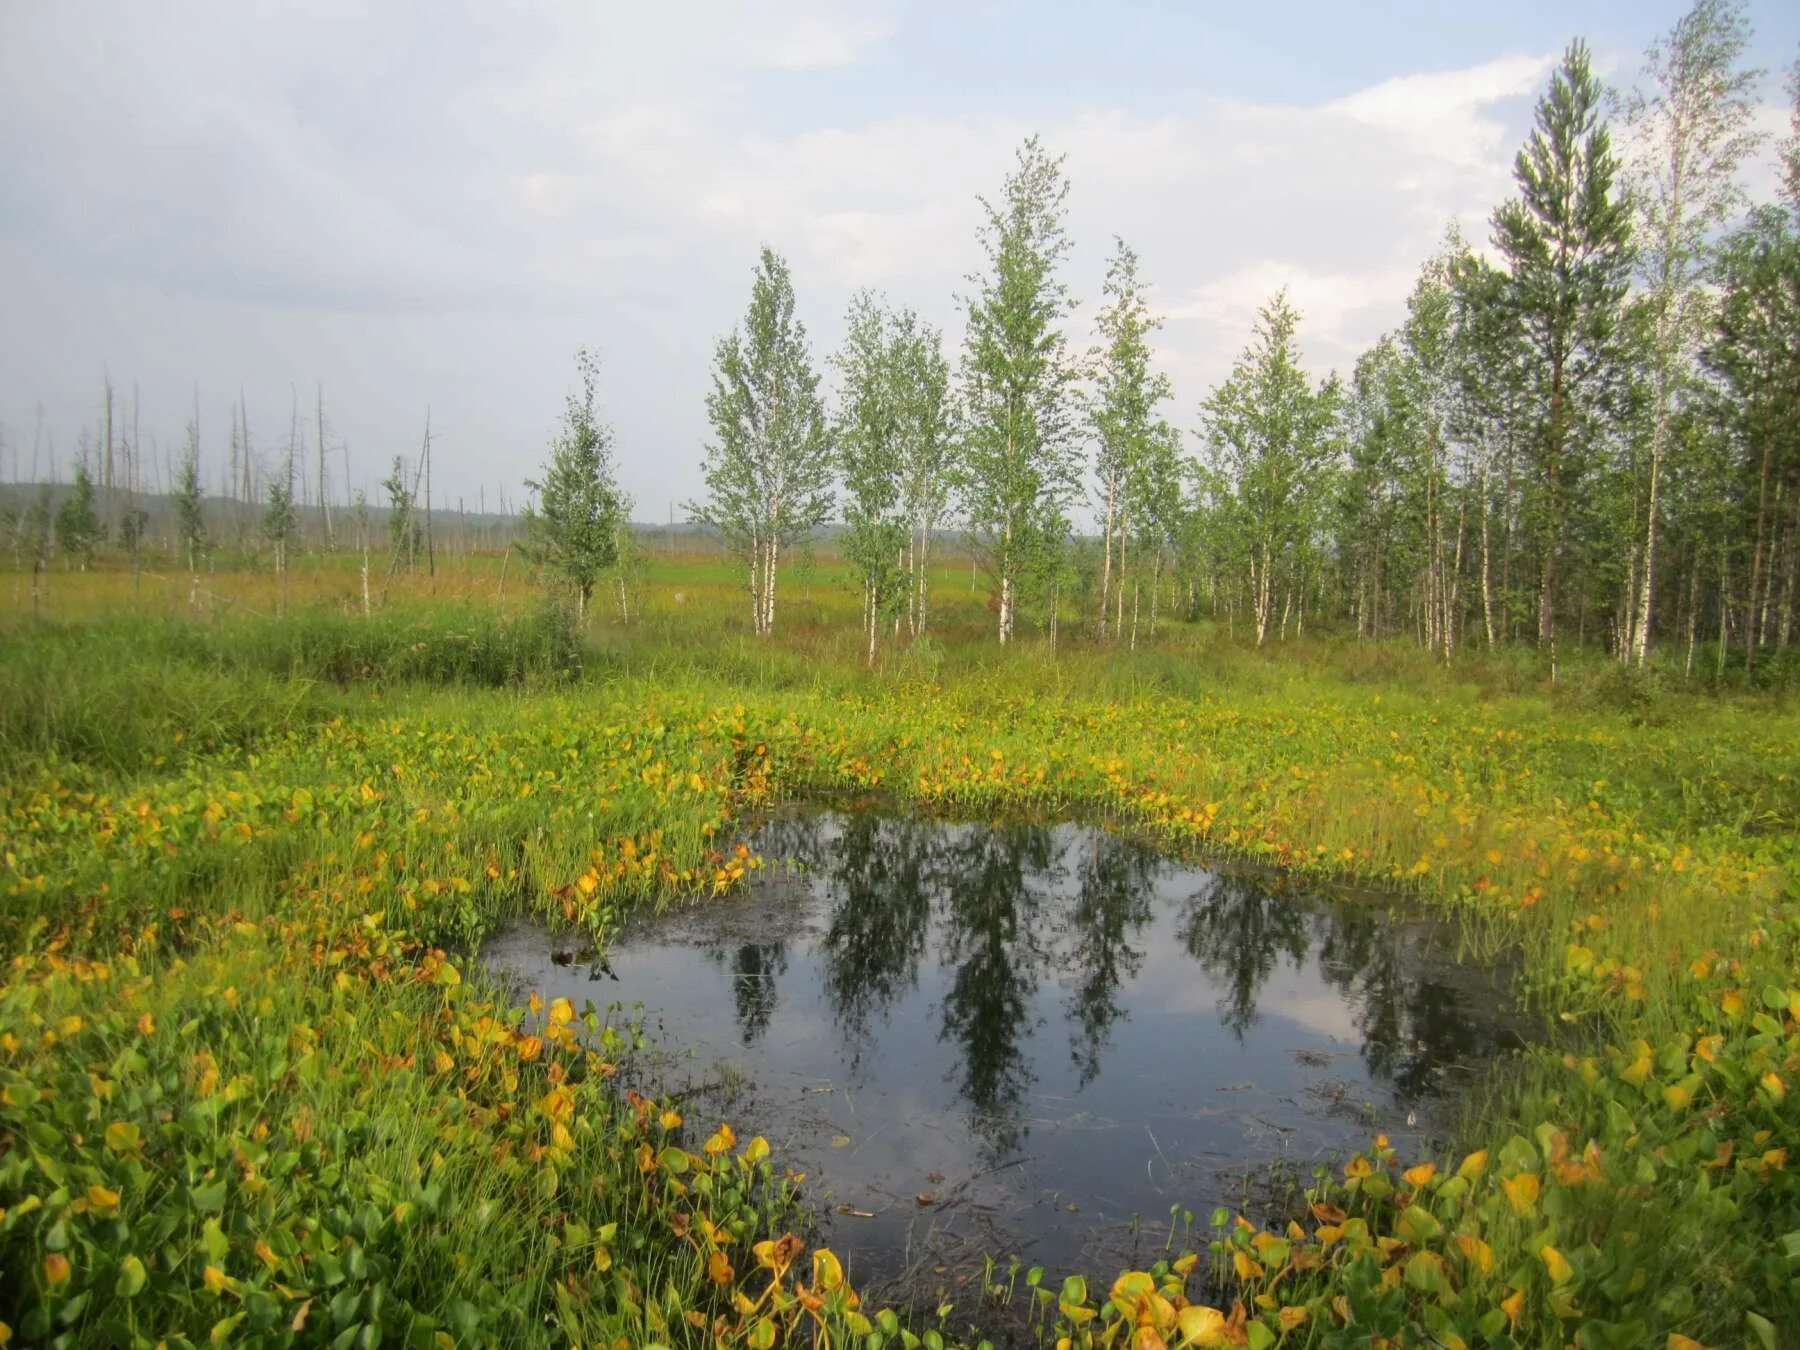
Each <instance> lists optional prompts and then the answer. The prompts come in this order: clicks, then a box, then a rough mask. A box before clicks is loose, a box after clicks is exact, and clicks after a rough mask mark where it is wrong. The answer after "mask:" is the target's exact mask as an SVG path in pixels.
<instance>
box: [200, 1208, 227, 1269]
mask: <svg viewBox="0 0 1800 1350" xmlns="http://www.w3.org/2000/svg"><path fill="white" fill-rule="evenodd" d="M200 1250H201V1251H203V1252H205V1253H206V1255H207V1256H208V1257H209V1258H210V1259H211V1261H212V1263H213V1264H214V1265H223V1264H224V1263H225V1257H226V1254H227V1253H228V1252H230V1251H231V1239H229V1238H227V1237H226V1236H225V1230H224V1229H222V1228H220V1227H219V1221H218V1220H217V1219H208V1220H207V1221H206V1223H205V1224H204V1225H203V1226H202V1227H201V1229H200Z"/></svg>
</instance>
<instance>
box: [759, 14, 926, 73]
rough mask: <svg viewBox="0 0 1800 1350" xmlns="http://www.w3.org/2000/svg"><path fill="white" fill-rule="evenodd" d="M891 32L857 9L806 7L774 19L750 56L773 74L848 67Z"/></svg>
mask: <svg viewBox="0 0 1800 1350" xmlns="http://www.w3.org/2000/svg"><path fill="white" fill-rule="evenodd" d="M893 31H894V25H893V24H892V23H891V22H889V21H888V20H886V19H882V18H877V17H874V16H872V15H870V14H867V13H862V12H859V11H858V10H856V9H850V10H845V9H841V8H839V7H837V6H834V5H830V4H817V5H807V6H805V7H804V8H802V9H801V10H800V11H799V12H795V13H788V14H785V15H782V14H776V15H774V16H773V24H772V29H771V31H770V32H768V33H767V34H766V35H764V36H760V37H758V38H757V39H756V40H755V41H754V42H752V44H751V47H750V53H751V57H752V59H753V60H755V61H756V62H757V63H759V64H761V65H765V66H769V67H772V68H773V69H776V70H817V69H820V68H822V67H827V66H847V65H851V64H853V63H854V62H855V61H856V59H857V58H858V57H859V56H861V55H862V54H863V52H864V51H865V50H866V49H867V48H869V47H871V46H873V45H874V44H875V43H877V42H880V41H882V40H883V39H885V38H887V37H889V36H891V35H892V34H893Z"/></svg>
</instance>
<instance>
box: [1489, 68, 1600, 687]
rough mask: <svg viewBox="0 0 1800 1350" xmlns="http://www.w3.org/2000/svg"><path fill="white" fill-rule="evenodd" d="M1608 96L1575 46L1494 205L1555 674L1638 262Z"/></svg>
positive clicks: (1545, 627)
mask: <svg viewBox="0 0 1800 1350" xmlns="http://www.w3.org/2000/svg"><path fill="white" fill-rule="evenodd" d="M1603 103H1604V93H1603V91H1602V89H1601V86H1600V82H1599V81H1598V80H1597V79H1596V78H1595V77H1594V73H1593V70H1592V68H1591V65H1590V62H1589V58H1588V49H1587V46H1586V44H1585V43H1582V42H1579V41H1578V42H1574V43H1572V44H1570V46H1569V49H1568V51H1567V52H1566V53H1565V55H1564V56H1563V61H1562V64H1561V66H1560V67H1559V68H1558V69H1557V71H1556V73H1555V74H1554V75H1553V76H1552V77H1551V81H1550V88H1549V90H1548V91H1547V92H1546V93H1545V95H1544V96H1543V98H1542V99H1541V100H1539V102H1538V106H1537V125H1536V129H1535V130H1534V131H1533V132H1532V135H1531V139H1530V140H1529V141H1527V142H1526V144H1525V146H1524V148H1523V149H1521V150H1520V151H1519V154H1518V158H1517V160H1516V161H1515V162H1514V166H1513V176H1514V178H1515V179H1516V181H1517V182H1518V185H1519V196H1518V197H1517V198H1516V199H1514V200H1513V201H1509V202H1507V203H1506V204H1505V205H1503V206H1501V207H1500V209H1499V210H1498V211H1496V212H1495V213H1494V245H1495V247H1496V248H1497V249H1498V250H1499V251H1500V253H1501V255H1502V256H1503V258H1504V259H1505V262H1506V277H1507V280H1506V286H1505V289H1504V291H1503V294H1502V301H1503V303H1504V304H1506V305H1507V306H1508V307H1509V308H1510V309H1511V311H1512V312H1513V315H1514V316H1515V319H1516V321H1517V323H1518V324H1519V328H1520V331H1521V333H1522V334H1523V336H1524V340H1525V343H1526V346H1527V348H1528V351H1529V359H1528V361H1527V364H1526V370H1525V374H1526V379H1527V382H1528V389H1529V395H1530V403H1531V406H1530V407H1529V408H1528V410H1527V417H1528V419H1529V427H1528V431H1527V442H1526V444H1527V448H1528V453H1529V455H1530V457H1531V462H1532V470H1533V482H1532V484H1531V487H1532V491H1531V493H1530V494H1529V515H1530V522H1531V526H1532V530H1533V534H1534V536H1535V543H1536V546H1537V551H1538V597H1537V635H1538V642H1539V643H1540V644H1541V645H1542V646H1544V647H1545V648H1547V649H1548V651H1549V653H1550V659H1551V666H1552V669H1553V670H1554V668H1555V660H1556V648H1555V642H1556V613H1557V597H1558V585H1559V575H1558V570H1557V569H1558V565H1559V561H1560V559H1561V555H1562V552H1563V547H1564V543H1565V538H1566V534H1567V521H1568V515H1569V503H1570V501H1571V498H1572V495H1573V494H1574V493H1575V491H1576V489H1577V488H1578V487H1579V485H1580V478H1581V472H1582V469H1583V467H1584V458H1585V454H1586V452H1587V451H1589V450H1590V449H1591V447H1592V445H1593V442H1594V440H1595V438H1596V436H1597V434H1598V430H1599V424H1600V422H1601V419H1602V418H1603V416H1604V408H1603V405H1602V395H1603V393H1604V386H1605V384H1606V382H1607V381H1608V380H1609V379H1610V377H1611V375H1612V373H1613V371H1612V367H1613V365H1614V363H1615V361H1616V357H1617V339H1618V333H1619V325H1620V321H1621V317H1622V302H1623V300H1624V297H1625V291H1626V285H1627V279H1628V277H1629V273H1630V268H1631V261H1632V258H1631V250H1630V236H1631V220H1630V214H1629V211H1628V209H1627V204H1626V201H1625V199H1624V198H1622V197H1621V196H1619V195H1618V194H1617V193H1615V191H1614V179H1615V177H1616V175H1617V169H1618V166H1617V161H1616V160H1615V158H1614V155H1613V150H1612V141H1611V137H1610V136H1609V134H1608V132H1607V128H1606V124H1605V120H1604V118H1603V117H1602V115H1601V114H1602V106H1603Z"/></svg>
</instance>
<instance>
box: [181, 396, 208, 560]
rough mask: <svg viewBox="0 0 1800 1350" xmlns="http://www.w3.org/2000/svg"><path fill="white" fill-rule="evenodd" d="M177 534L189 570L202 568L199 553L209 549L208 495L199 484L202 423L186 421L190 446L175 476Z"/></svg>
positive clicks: (188, 444) (188, 445)
mask: <svg viewBox="0 0 1800 1350" xmlns="http://www.w3.org/2000/svg"><path fill="white" fill-rule="evenodd" d="M175 536H176V538H177V539H179V540H180V541H181V549H182V552H184V553H185V554H187V565H188V571H190V572H194V571H197V570H199V566H200V555H201V554H202V553H203V552H205V550H206V509H205V496H204V494H203V493H202V491H201V487H200V427H199V424H198V423H197V422H194V421H189V422H188V425H187V450H186V452H185V453H184V454H183V455H182V457H181V467H180V468H179V469H178V470H176V477H175Z"/></svg>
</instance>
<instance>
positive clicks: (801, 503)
mask: <svg viewBox="0 0 1800 1350" xmlns="http://www.w3.org/2000/svg"><path fill="white" fill-rule="evenodd" d="M706 414H707V418H708V420H709V421H710V422H711V423H712V432H713V438H712V440H711V441H710V442H708V444H707V446H706V458H705V463H704V473H705V477H706V491H707V497H706V500H705V501H703V502H690V503H688V507H687V509H688V512H689V513H690V515H691V516H692V517H693V518H694V519H695V520H697V521H701V522H704V523H705V524H708V525H711V526H712V527H713V528H714V529H716V530H717V531H719V533H720V534H722V535H723V536H724V537H725V541H726V543H727V545H728V546H729V547H730V548H731V549H732V551H733V552H735V553H737V554H738V555H739V556H740V557H741V558H743V560H744V562H745V565H746V567H747V569H748V572H749V583H750V584H749V589H750V608H751V618H752V627H753V628H754V629H755V631H756V632H757V633H758V634H765V633H769V632H772V631H773V630H774V627H775V583H776V576H777V572H776V568H777V565H778V564H779V561H780V556H781V550H782V549H783V548H784V547H785V546H787V545H789V544H791V543H794V542H795V541H797V540H800V539H804V538H805V537H806V536H807V535H808V534H809V533H810V532H811V531H812V530H814V529H816V528H817V527H818V526H819V525H820V524H822V523H823V522H824V520H825V519H826V517H827V516H828V515H829V513H830V511H831V500H832V491H831V485H832V468H833V466H832V456H831V436H830V428H829V426H828V423H827V421H826V417H825V406H824V403H823V401H822V400H821V399H820V397H819V377H818V375H817V373H816V372H815V371H814V370H813V367H812V354H811V351H810V349H809V348H808V346H807V339H806V325H805V324H803V323H801V322H800V321H799V320H798V319H797V318H795V316H794V283H793V278H792V277H791V276H790V274H789V272H788V266H787V263H786V262H785V261H784V260H783V259H782V258H781V257H780V255H778V254H777V253H776V252H775V251H774V250H773V249H771V248H768V247H767V246H765V247H764V248H763V250H762V255H761V257H760V259H759V260H758V262H757V267H756V278H755V280H754V281H753V282H752V284H751V288H750V308H749V310H748V312H746V314H745V315H744V323H743V327H742V329H741V330H737V329H734V330H733V331H732V332H731V333H729V334H728V335H727V336H725V337H724V338H722V339H720V341H719V345H718V349H717V351H716V352H715V354H714V357H713V387H712V392H711V393H710V394H708V395H707V399H706Z"/></svg>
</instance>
